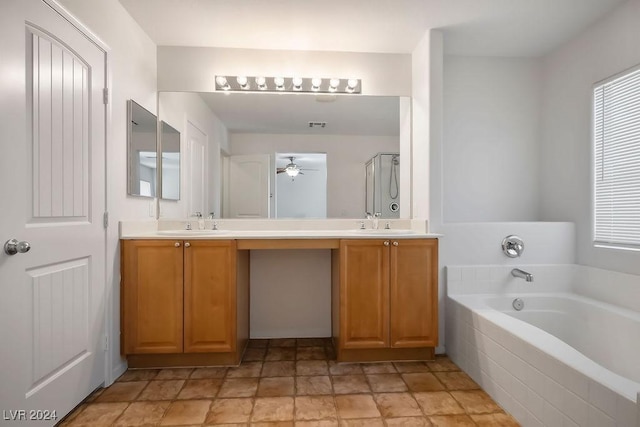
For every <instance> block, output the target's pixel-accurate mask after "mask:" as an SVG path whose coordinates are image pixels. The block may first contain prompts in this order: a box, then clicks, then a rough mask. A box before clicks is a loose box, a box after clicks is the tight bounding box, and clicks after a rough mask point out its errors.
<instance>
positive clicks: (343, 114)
mask: <svg viewBox="0 0 640 427" xmlns="http://www.w3.org/2000/svg"><path fill="white" fill-rule="evenodd" d="M160 96H162V95H160ZM200 97H201V98H202V99H203V100H204V101H205V102H206V103H207V105H208V106H209V108H210V109H211V110H212V111H213V112H214V113H215V115H216V116H218V118H220V120H222V122H223V123H224V124H225V126H226V127H227V129H228V130H229V132H231V133H240V132H243V133H282V134H318V135H327V134H331V135H378V136H398V135H399V128H400V106H399V98H398V97H393V96H333V97H331V96H326V95H325V96H318V97H316V96H314V95H309V94H278V93H274V94H267V93H257V94H251V93H242V92H240V93H219V92H218V93H216V92H213V93H201V94H200ZM318 99H320V100H323V99H325V100H326V99H334V101H332V102H318ZM310 121H312V122H326V123H327V125H326V127H324V128H317V127H314V128H310V127H309V122H310Z"/></svg>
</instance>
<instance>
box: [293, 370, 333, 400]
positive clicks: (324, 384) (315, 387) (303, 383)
mask: <svg viewBox="0 0 640 427" xmlns="http://www.w3.org/2000/svg"><path fill="white" fill-rule="evenodd" d="M332 393H333V388H332V387H331V380H330V379H329V377H328V376H326V375H320V376H308V377H307V376H302V377H296V395H297V396H312V395H320V394H332Z"/></svg>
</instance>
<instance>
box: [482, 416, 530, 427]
mask: <svg viewBox="0 0 640 427" xmlns="http://www.w3.org/2000/svg"><path fill="white" fill-rule="evenodd" d="M471 419H473V421H475V423H476V424H477V425H478V426H479V427H520V424H519V423H518V422H517V421H516V420H515V419H513V417H512V416H511V415H508V414H505V413H497V414H482V415H471Z"/></svg>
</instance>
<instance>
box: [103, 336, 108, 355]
mask: <svg viewBox="0 0 640 427" xmlns="http://www.w3.org/2000/svg"><path fill="white" fill-rule="evenodd" d="M102 348H103V350H104V351H108V350H109V335H105V336H104V341H103V343H102Z"/></svg>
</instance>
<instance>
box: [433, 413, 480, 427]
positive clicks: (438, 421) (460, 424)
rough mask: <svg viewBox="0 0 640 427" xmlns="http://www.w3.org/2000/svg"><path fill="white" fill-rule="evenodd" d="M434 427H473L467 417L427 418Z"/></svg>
mask: <svg viewBox="0 0 640 427" xmlns="http://www.w3.org/2000/svg"><path fill="white" fill-rule="evenodd" d="M429 421H431V424H432V425H433V426H434V427H475V423H474V422H473V420H472V419H471V418H469V416H468V415H436V416H433V417H429Z"/></svg>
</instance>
